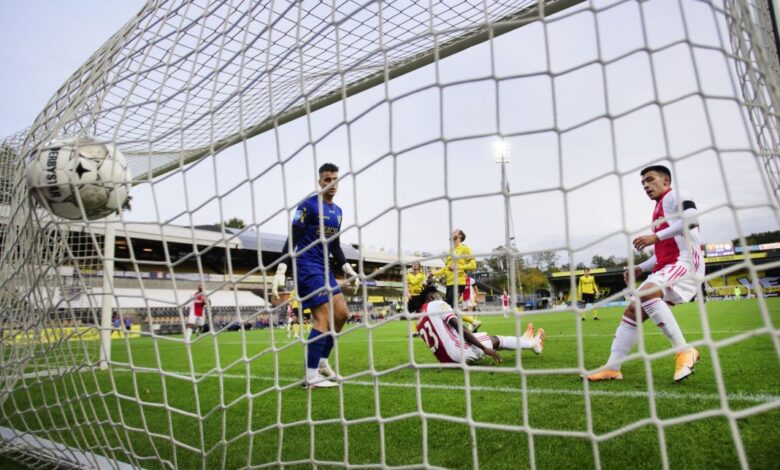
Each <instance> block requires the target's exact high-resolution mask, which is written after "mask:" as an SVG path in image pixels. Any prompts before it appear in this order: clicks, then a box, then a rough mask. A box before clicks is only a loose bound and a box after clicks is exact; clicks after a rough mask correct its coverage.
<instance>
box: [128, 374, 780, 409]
mask: <svg viewBox="0 0 780 470" xmlns="http://www.w3.org/2000/svg"><path fill="white" fill-rule="evenodd" d="M113 371H114V372H131V369H125V368H114V369H113ZM135 372H137V373H141V374H143V373H150V374H152V373H157V372H156V371H148V370H136V371H135ZM172 373H174V374H177V375H182V376H185V377H186V376H189V372H172ZM204 375H207V374H204V373H201V372H196V373H195V377H202V376H204ZM220 375H221V377H223V378H225V379H239V380H244V379H246V376H245V375H240V374H220ZM217 377H218V375H215V374H212V375H210V377H209V378H213V379H216V378H217ZM249 378H250V379H253V380H263V381H268V382H273V381H274V380H275V379H274V377H267V376H258V375H250V376H249ZM300 380H301V378H294V377H279V381H280V382H298V381H300ZM344 384H345V385H358V386H361V387H373V386H374V383H373V382H367V381H362V380H348V381H345V382H344ZM379 386H380V387H390V388H416V387H417V384H415V383H409V382H380V383H379ZM420 388H423V389H428V390H461V391H463V390H465V389H466V387H465V386H463V385H449V384H426V383H421V384H420ZM469 388H470V390H471V391H472V392H475V391H476V392H496V393H512V394H519V393H521V392H522V390H521V389H520V388H516V387H491V386H484V385H472V386H471V387H469ZM528 393H529V394H532V395H567V396H579V397H581V396H584V395H585V391H584V390H579V389H577V390H572V389H563V388H529V389H528ZM589 395H590V396H595V397H616V398H647V397H648V396H649V392H642V391H636V390H634V391H631V390H626V391H616V390H593V386H591V390H590V392H589ZM654 395H655V398H656V399H663V400H720V395H719V394H717V393H680V392H665V391H656V392H655V393H654ZM726 398H727V399H728V401H743V402H749V403H768V402H774V401H780V395H772V394H768V393H750V392H732V393H727V394H726Z"/></svg>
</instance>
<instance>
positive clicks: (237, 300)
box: [54, 288, 265, 309]
mask: <svg viewBox="0 0 780 470" xmlns="http://www.w3.org/2000/svg"><path fill="white" fill-rule="evenodd" d="M192 294H193V292H192V289H179V290H173V289H143V290H141V289H128V288H116V289H114V299H115V303H116V307H118V308H133V309H143V308H161V307H174V308H175V307H179V306H187V305H189V303H190V302H191V301H192ZM102 296H103V290H102V289H100V288H91V289H89V290H88V291H87V292H84V293H79V294H77V295H76V296H74V297H70V298H67V299H66V298H64V297H63V296H62V295H61V293H60V292H59V291H58V292H57V293H56V294H55V297H54V305H55V306H57V307H59V308H65V307H70V308H90V307H92V308H98V307H100V305H101V302H102ZM207 298H208V299H209V302H210V303H211V306H212V307H236V306H238V307H258V308H261V307H264V306H265V300H263V299H262V298H261V297H259V296H257V295H255V294H253V293H252V292H249V291H243V290H235V291H233V290H219V291H215V292H211V293H207Z"/></svg>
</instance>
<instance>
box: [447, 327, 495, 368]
mask: <svg viewBox="0 0 780 470" xmlns="http://www.w3.org/2000/svg"><path fill="white" fill-rule="evenodd" d="M474 336H476V337H477V340H478V341H479V342H480V343H482V345H483V346H485V347H486V348H490V349H493V341H491V340H490V335H488V334H487V333H476V334H475V335H474ZM445 347H446V348H447V355H448V356H450V359H452V361H453V362H460V357H461V354H465V355H466V363H471V362H474V361H478V360H480V359H482V358H483V357H485V353H484V352H483V351H482V350H481V349H479V348H477V347H475V346H471V345H469V347H467V348H464V349H461V347H460V345H458V344H455V343H454V342H452V341H447V342H446V344H445Z"/></svg>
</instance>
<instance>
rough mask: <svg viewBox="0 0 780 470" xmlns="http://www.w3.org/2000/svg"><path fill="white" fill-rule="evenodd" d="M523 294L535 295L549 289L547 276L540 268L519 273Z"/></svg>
mask: <svg viewBox="0 0 780 470" xmlns="http://www.w3.org/2000/svg"><path fill="white" fill-rule="evenodd" d="M519 277H520V285H521V286H522V288H523V294H533V293H534V292H536V291H537V290H539V289H546V288H548V287H549V285H550V284H549V282H548V280H547V276H546V275H545V274H544V273H543V272H542V271H541V270H540V269H539V268H528V269H524V270H522V271H521V272H520V273H519Z"/></svg>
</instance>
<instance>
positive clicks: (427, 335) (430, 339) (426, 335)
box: [420, 322, 439, 354]
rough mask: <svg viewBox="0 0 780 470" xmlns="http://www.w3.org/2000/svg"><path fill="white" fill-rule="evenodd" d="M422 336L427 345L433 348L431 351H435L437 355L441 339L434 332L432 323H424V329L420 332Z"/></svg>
mask: <svg viewBox="0 0 780 470" xmlns="http://www.w3.org/2000/svg"><path fill="white" fill-rule="evenodd" d="M426 330H428V331H426ZM420 336H422V339H423V341H425V344H427V345H428V347H429V348H431V351H433V353H434V354H435V353H436V351H437V350H438V349H439V337H438V336H436V333H434V332H433V327H431V323H430V322H425V323H423V328H422V329H421V330H420Z"/></svg>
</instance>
